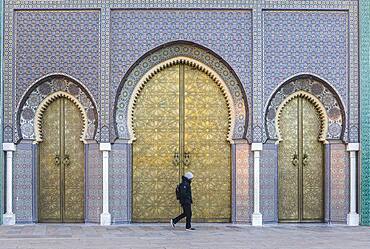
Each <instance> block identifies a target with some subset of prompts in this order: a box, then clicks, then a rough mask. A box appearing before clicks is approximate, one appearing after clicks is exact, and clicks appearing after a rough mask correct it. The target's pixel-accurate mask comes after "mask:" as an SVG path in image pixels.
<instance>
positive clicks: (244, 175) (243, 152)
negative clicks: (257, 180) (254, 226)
mask: <svg viewBox="0 0 370 249" xmlns="http://www.w3.org/2000/svg"><path fill="white" fill-rule="evenodd" d="M249 158H250V145H249V144H248V143H237V144H235V162H236V179H235V183H236V184H235V188H236V189H235V198H236V200H235V210H234V212H235V217H234V220H235V222H237V223H238V222H240V223H245V222H249V221H250V217H251V214H252V212H253V206H252V205H251V204H252V203H251V202H250V198H249V192H250V188H251V187H252V188H253V185H252V184H251V183H250V176H249V172H250V170H249V167H250V164H249Z"/></svg>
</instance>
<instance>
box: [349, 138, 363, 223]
mask: <svg viewBox="0 0 370 249" xmlns="http://www.w3.org/2000/svg"><path fill="white" fill-rule="evenodd" d="M359 150H360V144H359V143H349V144H348V145H347V151H349V157H350V170H351V176H350V198H351V202H350V211H349V214H347V225H349V226H358V225H359V223H360V216H359V215H358V213H357V211H356V209H357V208H356V203H357V193H356V192H357V182H356V173H357V160H356V159H357V151H359Z"/></svg>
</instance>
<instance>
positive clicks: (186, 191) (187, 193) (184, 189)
mask: <svg viewBox="0 0 370 249" xmlns="http://www.w3.org/2000/svg"><path fill="white" fill-rule="evenodd" d="M192 179H193V174H192V173H191V172H187V173H186V174H185V175H184V176H183V177H182V182H181V183H180V185H179V192H180V193H179V194H180V198H179V201H180V204H181V206H182V209H183V212H182V214H180V215H179V216H177V217H176V218H175V219H171V226H172V227H173V228H174V227H175V224H176V223H177V222H179V221H180V220H181V219H182V218H185V217H186V230H187V231H193V230H195V229H194V228H192V227H191V215H192V213H191V204H192V203H193V198H192V196H191V186H190V184H191V181H192Z"/></svg>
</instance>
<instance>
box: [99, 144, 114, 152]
mask: <svg viewBox="0 0 370 249" xmlns="http://www.w3.org/2000/svg"><path fill="white" fill-rule="evenodd" d="M99 149H100V150H101V151H111V150H112V145H111V144H110V143H100V144H99Z"/></svg>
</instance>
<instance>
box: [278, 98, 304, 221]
mask: <svg viewBox="0 0 370 249" xmlns="http://www.w3.org/2000/svg"><path fill="white" fill-rule="evenodd" d="M280 124H281V131H280V132H281V137H282V139H283V141H282V142H280V143H279V167H278V175H279V220H280V221H281V220H284V221H288V220H299V196H298V188H299V180H298V168H299V165H298V164H299V162H298V137H299V135H298V98H295V99H293V100H292V101H290V102H289V103H288V104H287V105H286V106H285V107H284V109H283V111H282V114H281V117H280Z"/></svg>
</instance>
